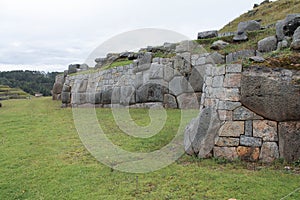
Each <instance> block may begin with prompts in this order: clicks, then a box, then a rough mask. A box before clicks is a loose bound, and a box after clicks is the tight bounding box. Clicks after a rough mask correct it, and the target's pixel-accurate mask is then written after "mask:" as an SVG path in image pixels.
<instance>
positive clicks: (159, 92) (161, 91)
mask: <svg viewBox="0 0 300 200" xmlns="http://www.w3.org/2000/svg"><path fill="white" fill-rule="evenodd" d="M167 93H168V88H167V87H165V86H163V85H161V84H155V83H148V84H146V85H143V86H141V87H140V88H139V89H137V91H136V102H137V103H146V102H163V101H164V95H165V94H167Z"/></svg>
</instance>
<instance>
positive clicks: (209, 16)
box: [0, 0, 262, 68]
mask: <svg viewBox="0 0 300 200" xmlns="http://www.w3.org/2000/svg"><path fill="white" fill-rule="evenodd" d="M259 2H262V0H249V1H236V0H221V1H220V0H188V1H182V0H165V1H161V0H152V1H146V0H126V1H124V0H110V1H107V0H98V1H97V0H84V1H83V0H63V1H61V0H43V1H40V0H26V1H20V0H1V1H0V27H1V29H0V38H1V41H0V62H1V63H5V64H6V63H7V64H22V65H24V64H25V65H30V66H32V65H41V64H47V65H65V66H66V67H65V68H67V65H68V64H69V63H74V62H84V60H85V59H86V58H87V56H88V55H89V53H91V52H92V51H93V50H94V48H96V47H97V46H98V45H100V44H101V43H103V42H104V41H106V40H108V39H110V38H111V37H112V36H115V35H118V34H120V33H122V32H126V31H131V30H135V29H140V28H161V29H168V30H173V31H176V32H179V33H181V34H183V35H186V36H188V37H190V38H195V37H196V35H197V32H199V31H203V30H210V29H220V28H221V27H222V26H223V25H225V24H227V23H228V22H229V21H230V20H232V19H234V18H235V17H237V16H239V15H240V14H242V13H244V12H245V11H247V10H249V9H251V8H252V6H253V4H254V3H259Z"/></svg>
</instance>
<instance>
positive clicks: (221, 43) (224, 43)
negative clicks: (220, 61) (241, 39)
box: [210, 40, 229, 50]
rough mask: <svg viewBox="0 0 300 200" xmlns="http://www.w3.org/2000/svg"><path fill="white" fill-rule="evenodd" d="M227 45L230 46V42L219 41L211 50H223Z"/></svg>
mask: <svg viewBox="0 0 300 200" xmlns="http://www.w3.org/2000/svg"><path fill="white" fill-rule="evenodd" d="M227 45H229V43H228V42H224V41H223V40H218V41H215V42H214V43H213V44H212V45H211V47H210V48H211V49H213V50H221V49H224V48H225V47H226V46H227Z"/></svg>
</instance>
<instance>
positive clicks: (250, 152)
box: [237, 146, 260, 162]
mask: <svg viewBox="0 0 300 200" xmlns="http://www.w3.org/2000/svg"><path fill="white" fill-rule="evenodd" d="M237 154H238V156H239V158H241V160H245V161H250V162H255V161H258V159H259V154H260V149H259V148H255V147H244V146H239V147H238V148H237Z"/></svg>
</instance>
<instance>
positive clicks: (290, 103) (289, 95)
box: [241, 69, 300, 121]
mask: <svg viewBox="0 0 300 200" xmlns="http://www.w3.org/2000/svg"><path fill="white" fill-rule="evenodd" d="M263 70H264V69H257V70H251V71H250V72H249V73H244V75H243V77H242V81H241V102H242V104H243V105H244V106H246V107H247V108H249V109H250V110H252V111H254V112H255V113H258V114H259V115H261V116H263V117H265V118H267V119H270V120H274V121H289V120H300V115H299V113H300V87H299V86H297V85H293V84H292V83H291V82H289V81H288V80H289V79H290V78H291V77H286V79H287V81H286V80H282V79H281V80H278V79H277V80H276V79H275V78H276V76H274V77H267V75H266V76H263ZM266 70H267V71H270V69H266ZM273 73H274V74H275V72H273ZM277 73H279V72H277ZM283 73H288V72H287V71H285V72H282V73H281V74H279V76H281V77H284V76H285V75H284V74H283ZM267 74H269V75H271V74H272V72H271V71H270V73H267Z"/></svg>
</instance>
